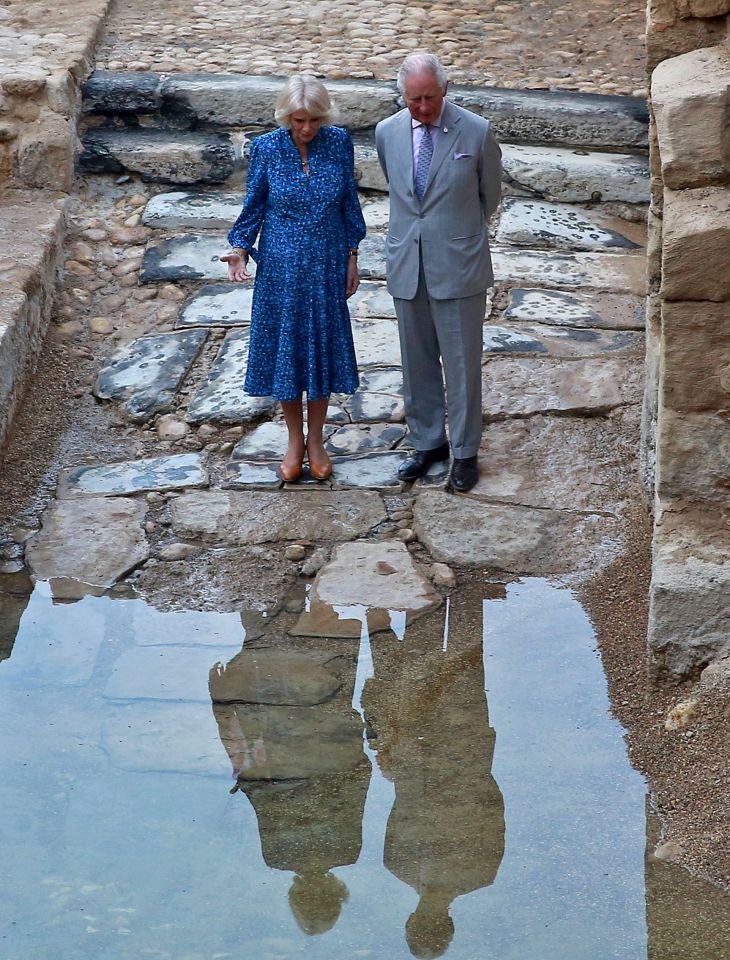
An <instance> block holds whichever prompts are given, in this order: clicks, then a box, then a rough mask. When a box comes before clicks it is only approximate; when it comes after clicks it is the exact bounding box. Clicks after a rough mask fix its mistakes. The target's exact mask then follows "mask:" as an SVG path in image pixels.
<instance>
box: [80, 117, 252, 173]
mask: <svg viewBox="0 0 730 960" xmlns="http://www.w3.org/2000/svg"><path fill="white" fill-rule="evenodd" d="M82 147H83V149H82V151H81V154H80V156H79V164H80V166H81V169H82V170H86V171H88V172H89V173H124V172H128V173H136V174H138V175H139V176H140V177H141V178H142V179H143V180H150V181H153V182H156V181H157V182H161V183H180V184H186V183H190V184H193V183H223V182H224V181H225V180H227V179H228V177H230V176H231V174H232V173H233V172H234V170H235V168H236V155H235V150H234V147H233V144H232V143H231V140H230V138H229V137H228V136H227V135H226V134H223V133H214V132H210V133H187V132H186V133H179V132H173V133H170V132H167V131H164V130H136V129H135V130H133V131H132V130H130V131H123V130H107V129H94V130H87V132H86V133H85V134H84V136H83V138H82Z"/></svg>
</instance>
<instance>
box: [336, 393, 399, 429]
mask: <svg viewBox="0 0 730 960" xmlns="http://www.w3.org/2000/svg"><path fill="white" fill-rule="evenodd" d="M345 407H346V409H347V411H348V413H349V414H350V419H351V420H353V421H354V422H355V423H376V422H378V421H379V420H388V421H390V422H392V423H399V422H400V421H401V420H403V419H404V417H405V406H404V403H403V398H402V397H398V396H394V395H393V394H389V393H363V392H360V391H358V392H357V393H356V394H354V396H353V397H352V398H351V399H350V400H349V401H348V402H347V403H346V404H345Z"/></svg>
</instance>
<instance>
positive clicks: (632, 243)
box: [496, 197, 646, 251]
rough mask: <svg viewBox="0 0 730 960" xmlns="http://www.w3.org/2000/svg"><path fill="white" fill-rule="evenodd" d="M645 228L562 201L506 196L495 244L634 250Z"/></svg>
mask: <svg viewBox="0 0 730 960" xmlns="http://www.w3.org/2000/svg"><path fill="white" fill-rule="evenodd" d="M642 234H643V235H645V234H646V228H645V227H643V226H642V225H638V224H635V223H630V222H628V221H624V220H619V219H618V218H617V217H607V216H606V215H605V214H602V213H601V212H600V210H584V209H581V208H580V207H575V206H573V205H570V204H565V203H546V202H545V201H543V200H520V199H517V198H515V197H507V198H506V199H505V202H504V206H503V209H502V214H501V216H500V218H499V227H498V229H497V234H496V241H497V243H502V244H506V243H510V244H514V245H515V246H521V247H538V248H540V247H548V248H550V249H553V250H596V251H600V250H605V251H610V250H637V249H639V247H640V246H641V245H642V243H643V241H644V237H643V236H642Z"/></svg>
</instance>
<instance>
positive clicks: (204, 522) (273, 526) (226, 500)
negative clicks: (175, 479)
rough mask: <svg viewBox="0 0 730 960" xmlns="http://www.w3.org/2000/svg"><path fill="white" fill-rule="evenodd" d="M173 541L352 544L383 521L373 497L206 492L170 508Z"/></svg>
mask: <svg viewBox="0 0 730 960" xmlns="http://www.w3.org/2000/svg"><path fill="white" fill-rule="evenodd" d="M171 516H172V527H173V530H174V532H175V533H176V535H177V536H181V537H199V538H200V539H202V540H205V541H208V542H213V543H231V544H247V543H249V544H250V543H267V542H271V541H278V540H353V539H355V538H356V537H360V536H364V535H365V534H366V533H368V532H369V531H370V530H371V529H372V528H373V527H375V526H377V524H378V523H380V522H382V521H383V520H384V519H385V507H384V506H383V501H382V500H381V498H380V497H379V496H378V494H377V493H375V492H365V491H363V492H361V493H357V494H354V493H348V492H345V491H330V490H321V491H314V490H313V491H309V490H298V491H294V490H292V491H280V492H271V493H269V492H263V491H262V492H261V493H255V492H249V491H224V490H209V491H199V492H197V493H189V494H183V496H181V497H177V498H176V499H175V500H174V501H173V502H172V503H171Z"/></svg>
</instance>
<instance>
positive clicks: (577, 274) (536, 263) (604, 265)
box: [492, 247, 646, 297]
mask: <svg viewBox="0 0 730 960" xmlns="http://www.w3.org/2000/svg"><path fill="white" fill-rule="evenodd" d="M492 263H493V265H494V276H495V278H496V282H497V286H498V287H515V286H518V287H525V286H531V287H548V288H552V289H557V290H569V291H571V292H572V291H580V290H606V291H614V292H617V293H631V294H634V295H635V296H639V297H642V296H644V295H645V294H646V261H645V259H644V258H643V257H638V256H634V255H633V254H629V253H554V252H553V251H552V250H516V249H514V248H509V247H495V248H494V249H493V250H492Z"/></svg>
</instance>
